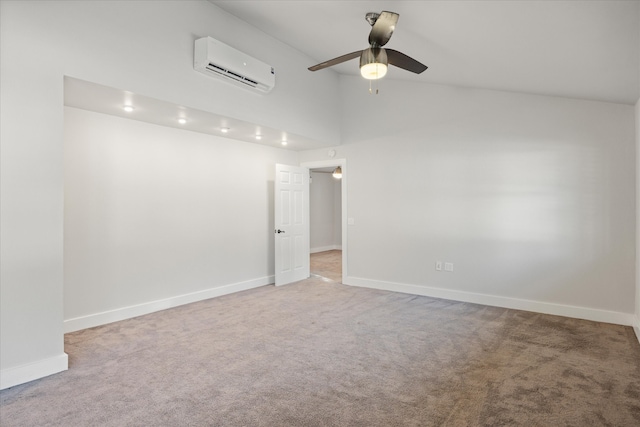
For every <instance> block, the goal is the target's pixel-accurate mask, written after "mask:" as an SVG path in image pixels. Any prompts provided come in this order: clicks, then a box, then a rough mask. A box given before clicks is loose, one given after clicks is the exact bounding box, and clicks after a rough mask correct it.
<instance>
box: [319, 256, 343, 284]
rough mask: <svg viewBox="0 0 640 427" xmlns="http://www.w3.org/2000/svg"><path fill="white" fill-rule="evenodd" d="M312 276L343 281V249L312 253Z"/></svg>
mask: <svg viewBox="0 0 640 427" xmlns="http://www.w3.org/2000/svg"><path fill="white" fill-rule="evenodd" d="M311 276H320V277H322V278H325V279H329V280H332V281H334V282H338V283H341V282H342V251H341V250H331V251H324V252H316V253H313V254H311Z"/></svg>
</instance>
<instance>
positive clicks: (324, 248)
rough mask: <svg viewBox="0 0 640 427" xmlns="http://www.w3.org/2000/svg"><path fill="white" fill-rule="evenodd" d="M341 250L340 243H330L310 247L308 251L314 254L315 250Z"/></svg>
mask: <svg viewBox="0 0 640 427" xmlns="http://www.w3.org/2000/svg"><path fill="white" fill-rule="evenodd" d="M336 250H337V251H341V250H342V245H330V246H320V247H318V248H311V250H310V252H311V253H312V254H315V253H317V252H326V251H336Z"/></svg>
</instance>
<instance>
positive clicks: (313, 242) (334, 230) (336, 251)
mask: <svg viewBox="0 0 640 427" xmlns="http://www.w3.org/2000/svg"><path fill="white" fill-rule="evenodd" d="M301 166H304V167H307V168H308V169H309V174H310V177H311V179H310V185H309V221H308V223H309V225H310V239H309V241H310V248H309V249H310V250H309V253H310V261H309V264H310V273H311V276H312V277H313V276H316V277H321V278H323V279H326V280H331V281H335V282H338V283H344V279H345V278H346V277H347V265H346V258H347V257H346V255H347V251H346V245H347V229H346V224H347V218H346V212H347V206H346V201H347V200H346V199H347V198H346V161H345V159H332V160H328V161H322V162H307V163H302V164H301ZM338 166H339V167H340V168H341V169H342V178H341V179H336V178H334V177H333V176H332V173H333V171H334V169H335V168H336V167H338Z"/></svg>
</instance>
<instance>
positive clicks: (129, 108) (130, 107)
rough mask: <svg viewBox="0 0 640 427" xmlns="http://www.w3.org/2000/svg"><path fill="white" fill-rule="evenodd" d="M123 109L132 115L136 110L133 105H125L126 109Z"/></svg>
mask: <svg viewBox="0 0 640 427" xmlns="http://www.w3.org/2000/svg"><path fill="white" fill-rule="evenodd" d="M122 109H123V110H124V111H126V112H127V113H130V112H132V111H133V110H134V108H133V107H132V106H131V105H125V106H124V107H122Z"/></svg>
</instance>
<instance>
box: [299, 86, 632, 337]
mask: <svg viewBox="0 0 640 427" xmlns="http://www.w3.org/2000/svg"><path fill="white" fill-rule="evenodd" d="M380 92H381V93H380V95H378V96H375V95H369V94H368V93H367V87H366V82H362V80H361V79H358V78H357V77H348V76H344V77H341V93H342V98H343V103H344V112H343V125H342V136H343V141H344V145H342V146H340V147H337V148H336V151H337V156H338V157H341V158H342V157H344V158H347V159H348V162H349V187H348V190H347V191H348V195H347V197H348V200H349V213H348V216H349V217H350V218H353V219H354V220H355V225H353V226H349V229H348V240H349V248H348V252H349V253H348V254H347V256H348V257H349V272H348V274H349V277H347V283H349V284H355V285H364V286H374V287H382V288H386V289H393V290H399V291H405V292H411V293H418V294H420V293H422V294H426V295H434V296H440V297H445V298H451V299H458V300H469V301H475V302H480V303H487V304H494V305H503V306H511V307H515V308H523V309H530V310H536V311H546V312H552V313H557V314H564V315H568V316H575V317H585V318H591V319H595V320H605V321H610V322H616V323H625V324H631V321H632V318H633V313H634V302H633V301H634V275H635V273H634V271H635V270H634V244H635V239H634V237H633V236H634V231H633V230H634V229H635V212H634V209H635V194H634V167H635V166H634V158H635V149H634V132H635V130H634V109H633V107H632V106H626V105H618V104H608V103H599V102H590V101H581V100H571V99H562V98H551V97H543V96H532V95H524V94H516V93H506V92H495V91H484V90H471V89H461V88H453V87H446V86H437V85H429V84H423V85H420V84H410V83H408V82H401V81H391V80H388V81H383V82H381V83H380ZM326 156H327V150H315V151H310V152H304V153H302V154H301V161H303V162H304V161H317V160H322V159H326V158H327V157H326ZM437 260H439V261H443V262H452V263H454V272H438V271H435V269H434V263H435V261H437Z"/></svg>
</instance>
